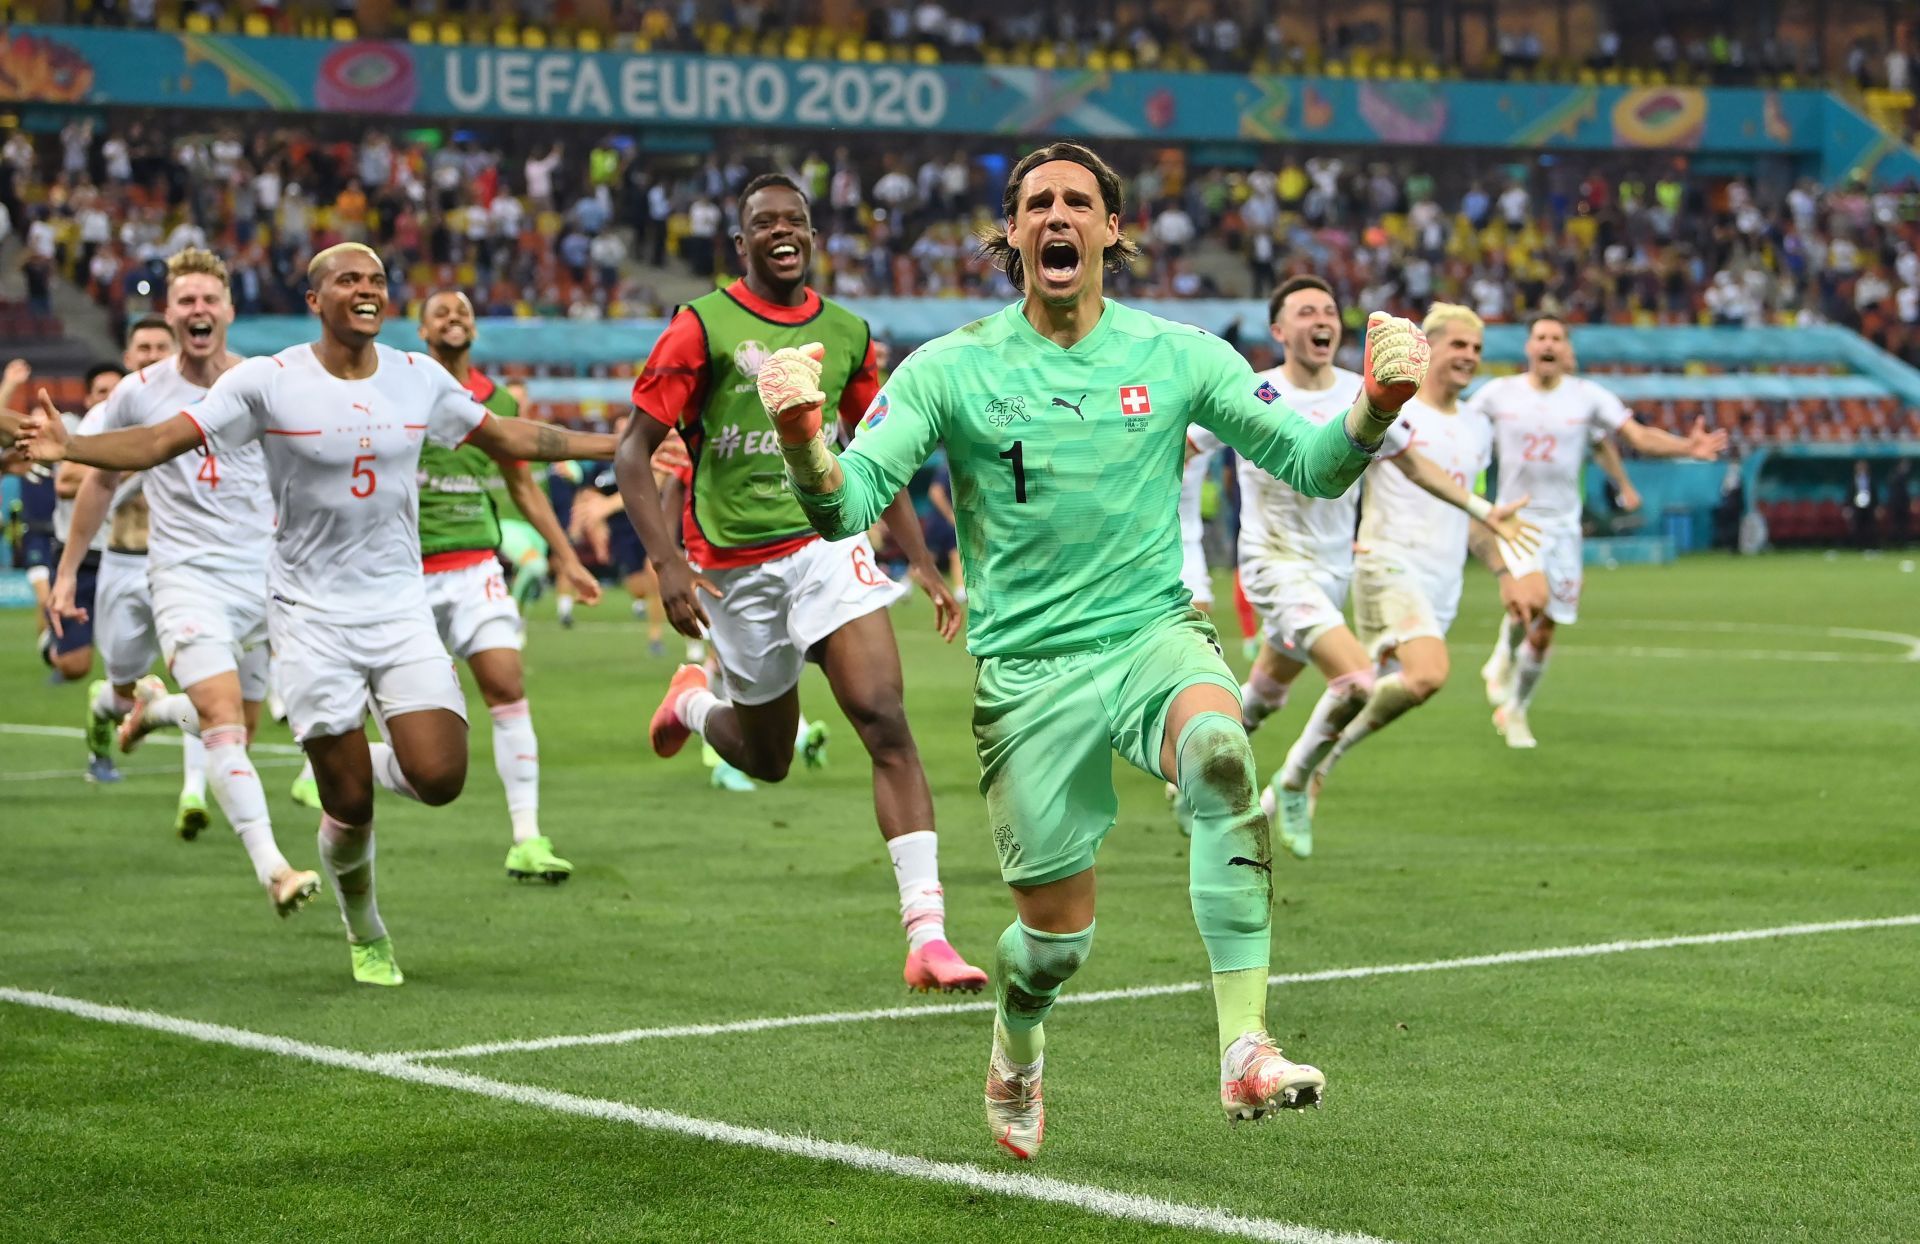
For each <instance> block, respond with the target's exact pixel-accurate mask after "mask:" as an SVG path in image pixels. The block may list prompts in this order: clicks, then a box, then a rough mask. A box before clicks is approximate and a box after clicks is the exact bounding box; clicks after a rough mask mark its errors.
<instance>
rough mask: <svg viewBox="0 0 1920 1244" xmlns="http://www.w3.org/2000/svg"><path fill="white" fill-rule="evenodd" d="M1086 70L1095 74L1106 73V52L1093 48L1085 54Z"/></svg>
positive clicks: (1103, 49) (1102, 49)
mask: <svg viewBox="0 0 1920 1244" xmlns="http://www.w3.org/2000/svg"><path fill="white" fill-rule="evenodd" d="M1087 68H1088V69H1091V70H1093V71H1094V72H1095V73H1105V72H1106V71H1107V52H1106V49H1105V48H1094V49H1093V50H1092V51H1091V52H1088V53H1087Z"/></svg>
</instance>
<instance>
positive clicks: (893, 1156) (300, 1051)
mask: <svg viewBox="0 0 1920 1244" xmlns="http://www.w3.org/2000/svg"><path fill="white" fill-rule="evenodd" d="M0 1002H11V1003H13V1004H15V1005H17V1006H30V1007H38V1008H40V1009H42V1010H48V1011H58V1012H61V1013H63V1014H67V1015H73V1016H76V1017H78V1018H81V1019H90V1020H95V1021H98V1022H100V1023H105V1024H120V1025H124V1026H128V1027H134V1028H146V1029H150V1030H152V1031H154V1032H164V1033H167V1034H169V1035H172V1036H176V1037H185V1038H187V1039H188V1040H192V1041H202V1042H206V1043H208V1044H211V1045H225V1046H231V1047H233V1048H235V1049H243V1050H253V1051H256V1052H258V1053H262V1054H273V1055H275V1056H277V1057H280V1058H297V1059H301V1060H303V1061H305V1062H311V1063H319V1064H321V1065H323V1066H328V1067H338V1068H342V1069H344V1070H348V1071H360V1072H365V1073H367V1074H370V1075H377V1076H384V1077H386V1078H387V1079H390V1080H399V1081H403V1082H406V1083H409V1084H424V1085H428V1086H431V1087H433V1088H443V1089H452V1090H453V1091H455V1092H460V1093H471V1094H473V1095H475V1096H478V1097H491V1098H493V1099H495V1100H497V1101H506V1102H512V1103H513V1104H515V1105H520V1106H530V1107H533V1108H536V1109H540V1110H551V1111H555V1112H557V1113H561V1114H571V1115H577V1116H579V1117H581V1118H588V1119H599V1120H602V1121H604V1122H608V1123H625V1124H628V1125H630V1126H633V1127H638V1128H642V1129H644V1130H646V1131H653V1132H670V1133H673V1134H675V1135H679V1136H687V1137H691V1138H693V1139H696V1140H705V1141H712V1142H715V1143H718V1144H726V1145H736V1146H741V1147H745V1148H753V1149H764V1150H767V1151H769V1152H772V1153H780V1154H786V1155H788V1156H792V1157H799V1158H810V1159H812V1160H814V1161H819V1162H834V1163H837V1164H839V1165H842V1166H850V1167H854V1168H855V1169H858V1170H863V1171H871V1172H873V1173H876V1174H883V1175H896V1176H900V1177H902V1178H906V1179H919V1180H923V1181H927V1182H932V1183H943V1184H954V1185H958V1186H960V1187H966V1188H973V1189H976V1190H978V1191H981V1192H990V1193H995V1194H998V1195H1001V1196H1012V1197H1020V1198H1022V1199H1025V1200H1030V1201H1041V1202H1045V1203H1049V1204H1055V1205H1070V1206H1073V1207H1074V1208H1076V1209H1082V1210H1086V1211H1087V1212H1089V1213H1093V1214H1099V1215H1102V1216H1104V1217H1108V1218H1121V1219H1126V1220H1128V1221H1132V1222H1142V1223H1150V1224H1154V1225H1157V1226H1166V1227H1179V1228H1184V1229H1187V1230H1192V1231H1209V1232H1213V1233H1214V1234H1217V1235H1228V1236H1235V1237H1238V1238H1240V1239H1247V1240H1269V1241H1275V1242H1276V1244H1386V1242H1385V1241H1383V1240H1381V1239H1379V1238H1378V1237H1377V1236H1371V1235H1359V1234H1351V1233H1343V1232H1332V1231H1322V1230H1320V1229H1319V1228H1317V1227H1306V1226H1300V1225H1298V1224H1295V1223H1289V1222H1279V1221H1276V1220H1274V1219H1270V1218H1249V1217H1245V1216H1243V1215H1240V1214H1234V1213H1229V1212H1228V1211H1226V1210H1222V1209H1212V1208H1208V1207H1206V1206H1198V1205H1183V1204H1180V1203H1178V1202H1173V1201H1162V1200H1160V1199H1158V1198H1157V1197H1150V1196H1142V1195H1139V1194H1137V1193H1130V1192H1116V1191H1114V1190H1112V1189H1109V1188H1100V1187H1094V1186H1091V1185H1088V1184H1076V1183H1068V1182H1067V1181H1065V1180H1060V1179H1050V1178H1047V1177H1046V1176H1043V1175H1029V1174H1025V1173H1020V1172H1012V1171H991V1170H986V1169H983V1168H981V1167H978V1166H968V1165H966V1164H964V1163H960V1162H936V1161H934V1160H932V1159H931V1158H921V1157H914V1156H912V1155H910V1154H901V1153H890V1152H888V1151H887V1150H884V1149H873V1148H869V1147H868V1146H866V1145H850V1144H843V1143H840V1142H836V1141H828V1140H817V1139H815V1138H813V1137H810V1136H791V1135H787V1134H786V1133H783V1132H770V1131H765V1130H763V1129H760V1128H753V1127H740V1126H738V1125H736V1124H732V1123H721V1122H718V1121H716V1120H712V1119H696V1118H692V1117H689V1116H687V1115H683V1114H674V1113H672V1112H671V1111H666V1110H653V1109H649V1108H647V1107H644V1106H633V1105H629V1104H627V1103H626V1102H618V1101H608V1100H606V1099H604V1098H598V1097H581V1096H578V1095H577V1094H573V1093H562V1092H557V1091H555V1090H552V1089H545V1088H539V1087H537V1086H534V1085H530V1084H513V1083H510V1082H508V1081H505V1080H492V1079H488V1078H486V1077H485V1076H476V1075H470V1074H468V1073H467V1072H464V1071H454V1070H451V1069H449V1068H446V1067H426V1066H422V1065H420V1064H418V1063H414V1062H409V1061H407V1060H405V1059H402V1058H397V1057H395V1056H394V1055H391V1054H363V1053H361V1052H359V1051H357V1050H344V1049H339V1048H337V1047H335V1046H330V1045H314V1044H311V1043H309V1042H306V1041H295V1040H293V1039H292V1038H289V1037H276V1036H273V1035H271V1034H269V1033H264V1032H251V1031H249V1030H247V1029H245V1028H229V1027H227V1026H226V1025H224V1024H208V1023H203V1022H201V1021H199V1020H192V1019H182V1018H180V1017H178V1016H174V1015H162V1014H160V1013H159V1012H157V1011H141V1010H134V1009H131V1008H128V1007H119V1006H104V1005H102V1004H100V1003H97V1002H88V1001H86V1000H84V999H80V998H68V997H63V996H61V995H59V994H50V993H41V992H38V991H37V990H29V989H10V988H6V987H4V986H0Z"/></svg>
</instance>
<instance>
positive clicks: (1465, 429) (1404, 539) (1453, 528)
mask: <svg viewBox="0 0 1920 1244" xmlns="http://www.w3.org/2000/svg"><path fill="white" fill-rule="evenodd" d="M1394 426H1395V427H1396V428H1399V429H1403V430H1404V431H1405V432H1406V434H1407V438H1408V439H1407V445H1406V448H1407V449H1413V450H1416V451H1417V452H1418V453H1419V454H1420V456H1421V457H1423V458H1425V459H1427V460H1428V461H1430V462H1432V463H1433V464H1434V465H1435V466H1437V467H1439V468H1440V470H1441V471H1443V472H1444V473H1446V474H1447V475H1449V476H1451V477H1452V479H1453V482H1454V483H1456V484H1458V485H1460V487H1462V488H1464V489H1466V490H1467V491H1468V492H1472V491H1473V484H1474V480H1475V479H1477V478H1478V477H1479V475H1480V472H1482V471H1484V470H1486V469H1487V465H1488V464H1489V463H1490V462H1492V461H1493V424H1492V423H1491V422H1490V421H1489V420H1488V419H1487V417H1486V416H1485V415H1483V414H1481V413H1480V412H1479V411H1477V410H1474V409H1473V408H1472V407H1470V406H1464V405H1463V406H1462V407H1461V408H1460V409H1459V411H1458V412H1457V413H1455V414H1451V415H1446V414H1442V413H1440V412H1439V411H1437V410H1435V409H1434V408H1433V407H1431V406H1429V405H1427V404H1426V403H1425V402H1423V401H1421V400H1420V399H1419V398H1417V397H1416V398H1414V399H1413V400H1412V401H1410V402H1408V403H1407V404H1406V405H1405V406H1403V407H1401V408H1400V422H1399V423H1397V424H1395V425H1394ZM1401 452H1403V453H1404V452H1405V450H1404V449H1403V450H1402V451H1401ZM1395 456H1398V455H1395ZM1472 521H1473V520H1472V519H1471V518H1469V517H1468V516H1467V512H1466V511H1465V510H1459V509H1455V508H1454V507H1453V506H1450V505H1448V504H1447V503H1446V502H1444V501H1442V500H1440V498H1438V497H1436V496H1434V495H1433V494H1432V493H1430V492H1428V491H1426V490H1425V489H1424V488H1421V487H1420V486H1419V485H1417V484H1415V483H1414V482H1413V481H1412V480H1410V479H1408V478H1407V477H1406V475H1405V473H1404V472H1402V471H1401V470H1400V468H1399V467H1398V466H1396V465H1394V464H1393V463H1391V462H1385V461H1382V462H1376V463H1374V464H1373V465H1372V466H1370V467H1368V468H1367V495H1366V502H1365V504H1364V505H1363V506H1362V507H1361V515H1360V547H1361V548H1364V549H1366V550H1367V552H1368V554H1369V555H1371V556H1374V557H1379V558H1383V559H1386V560H1389V561H1394V562H1399V563H1401V564H1404V565H1407V566H1410V567H1411V566H1418V567H1432V568H1435V569H1440V570H1452V571H1454V572H1458V571H1459V569H1460V566H1461V564H1462V563H1463V562H1464V561H1465V560H1466V557H1467V524H1468V523H1470V522H1472Z"/></svg>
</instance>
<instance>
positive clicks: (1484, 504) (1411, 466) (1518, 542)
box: [1388, 449, 1540, 553]
mask: <svg viewBox="0 0 1920 1244" xmlns="http://www.w3.org/2000/svg"><path fill="white" fill-rule="evenodd" d="M1388 461H1390V462H1392V463H1393V465H1394V466H1396V467H1398V468H1400V473H1401V474H1402V475H1405V476H1406V477H1407V479H1408V480H1410V481H1412V483H1413V484H1414V485H1415V486H1416V487H1418V488H1419V489H1421V490H1422V491H1423V492H1425V493H1427V494H1428V495H1429V496H1433V497H1437V498H1439V499H1440V500H1442V501H1444V502H1446V503H1447V504H1448V505H1450V506H1452V507H1453V508H1454V509H1456V510H1465V511H1466V512H1467V513H1469V514H1471V515H1473V517H1474V518H1476V519H1478V520H1479V521H1480V522H1482V523H1484V524H1486V526H1487V527H1488V529H1490V530H1491V531H1492V532H1493V534H1494V535H1496V536H1499V537H1500V538H1501V539H1502V540H1505V541H1506V542H1507V543H1508V544H1511V545H1513V547H1514V548H1516V549H1518V550H1519V551H1520V552H1522V553H1531V552H1533V551H1534V550H1535V549H1537V548H1539V547H1540V529H1539V528H1538V527H1536V526H1534V525H1533V524H1532V523H1530V522H1528V521H1527V520H1526V519H1524V518H1521V517H1520V511H1521V510H1522V509H1523V508H1525V507H1526V504H1527V502H1529V501H1531V500H1533V498H1532V497H1521V498H1520V499H1519V500H1517V501H1509V502H1507V503H1505V504H1504V505H1495V504H1493V502H1491V501H1489V500H1487V499H1486V498H1485V497H1482V496H1479V495H1477V494H1475V493H1471V492H1468V491H1467V490H1466V489H1465V488H1462V487H1461V486H1460V485H1459V484H1458V483H1456V482H1455V481H1454V478H1453V477H1452V476H1451V475H1448V474H1447V473H1446V472H1445V471H1442V470H1441V469H1440V468H1439V467H1437V466H1435V465H1434V464H1433V459H1431V458H1428V457H1427V456H1426V455H1424V454H1422V453H1420V451H1418V450H1416V449H1408V450H1406V451H1405V452H1403V453H1399V454H1396V455H1394V456H1393V457H1392V458H1390V459H1388Z"/></svg>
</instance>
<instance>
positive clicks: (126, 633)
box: [93, 553, 160, 686]
mask: <svg viewBox="0 0 1920 1244" xmlns="http://www.w3.org/2000/svg"><path fill="white" fill-rule="evenodd" d="M93 643H94V646H95V647H97V648H99V649H100V657H101V660H102V661H104V662H105V664H106V667H107V681H108V682H111V683H113V684H114V685H115V686H125V685H126V684H128V683H130V682H134V681H136V680H138V679H139V678H141V677H142V676H144V675H145V674H146V673H147V671H148V670H151V669H152V668H153V658H154V657H156V656H158V655H159V653H160V649H159V647H158V646H157V645H156V644H155V643H154V635H153V598H152V596H151V595H149V593H148V592H147V559H146V556H145V554H140V553H102V554H101V555H100V574H99V576H98V577H97V578H96V579H95V580H94V589H93Z"/></svg>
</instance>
